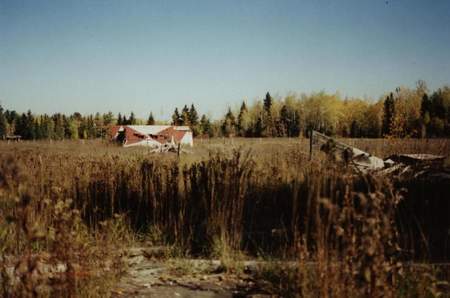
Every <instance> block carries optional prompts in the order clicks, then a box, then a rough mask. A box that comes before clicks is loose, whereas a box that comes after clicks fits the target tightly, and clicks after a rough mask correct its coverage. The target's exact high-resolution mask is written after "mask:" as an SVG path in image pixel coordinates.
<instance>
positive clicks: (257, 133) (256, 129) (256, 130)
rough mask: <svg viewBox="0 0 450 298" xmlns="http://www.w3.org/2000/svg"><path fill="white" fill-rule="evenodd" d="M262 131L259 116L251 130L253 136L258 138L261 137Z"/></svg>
mask: <svg viewBox="0 0 450 298" xmlns="http://www.w3.org/2000/svg"><path fill="white" fill-rule="evenodd" d="M263 130H264V127H263V121H262V118H261V116H260V117H258V119H257V120H256V123H255V127H254V129H253V136H255V137H258V138H260V137H262V134H263Z"/></svg>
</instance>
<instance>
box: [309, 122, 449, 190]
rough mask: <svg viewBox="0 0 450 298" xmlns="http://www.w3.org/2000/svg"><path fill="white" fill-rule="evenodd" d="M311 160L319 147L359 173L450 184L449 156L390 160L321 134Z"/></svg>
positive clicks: (312, 139) (314, 139)
mask: <svg viewBox="0 0 450 298" xmlns="http://www.w3.org/2000/svg"><path fill="white" fill-rule="evenodd" d="M310 136H311V137H310V158H311V157H312V150H313V146H314V145H319V146H320V150H321V151H323V152H325V153H326V154H327V156H328V158H330V159H332V160H335V161H337V162H345V163H346V164H349V165H352V166H353V167H354V168H355V169H356V170H357V171H359V172H363V173H367V172H376V173H380V174H383V175H395V176H398V177H408V178H421V179H444V180H446V181H447V180H448V181H449V182H450V171H449V170H448V169H445V167H444V161H445V158H446V157H445V156H441V155H433V154H394V155H391V156H389V157H388V158H386V159H384V160H383V159H382V158H379V157H377V156H373V155H371V154H370V153H368V152H365V151H362V150H360V149H358V148H355V147H353V146H350V145H347V144H345V143H342V142H339V141H337V140H335V139H334V138H331V137H328V136H326V135H324V134H322V133H320V132H317V131H314V130H312V131H311V133H310Z"/></svg>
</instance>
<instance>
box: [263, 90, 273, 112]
mask: <svg viewBox="0 0 450 298" xmlns="http://www.w3.org/2000/svg"><path fill="white" fill-rule="evenodd" d="M272 104H273V100H272V96H270V93H269V92H267V93H266V97H265V98H264V111H266V113H269V114H270V112H271V108H272Z"/></svg>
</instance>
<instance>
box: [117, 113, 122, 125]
mask: <svg viewBox="0 0 450 298" xmlns="http://www.w3.org/2000/svg"><path fill="white" fill-rule="evenodd" d="M122 124H123V119H122V114H120V113H119V115H117V125H122Z"/></svg>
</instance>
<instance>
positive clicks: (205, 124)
mask: <svg viewBox="0 0 450 298" xmlns="http://www.w3.org/2000/svg"><path fill="white" fill-rule="evenodd" d="M200 131H201V134H202V135H207V136H209V137H211V136H212V127H211V122H210V121H209V119H208V118H207V117H206V115H203V116H202V118H201V119H200Z"/></svg>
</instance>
